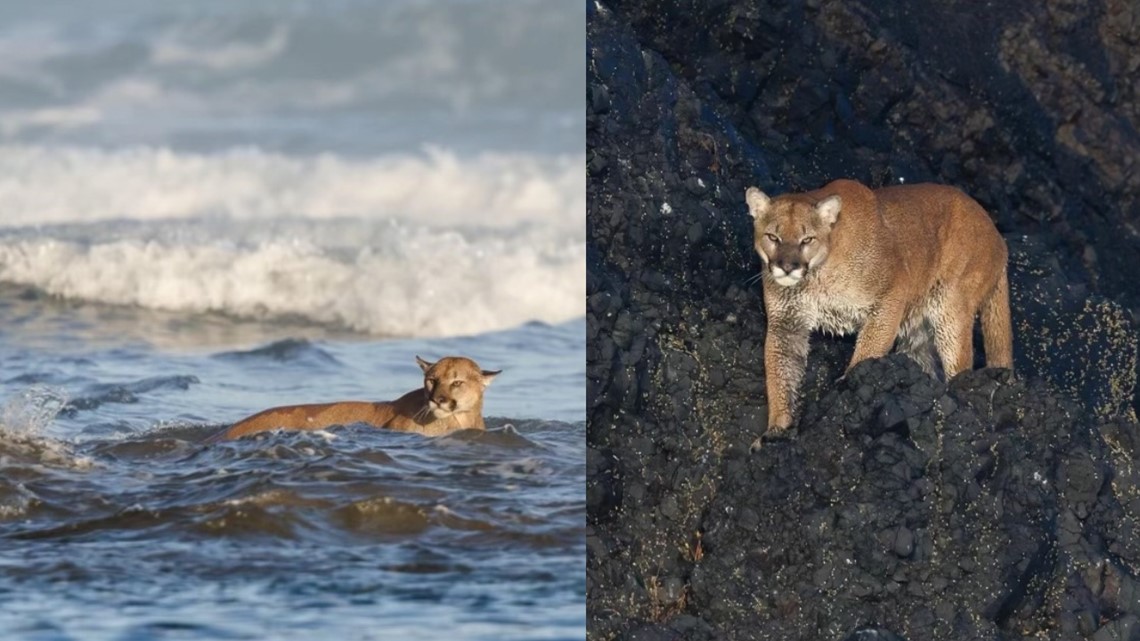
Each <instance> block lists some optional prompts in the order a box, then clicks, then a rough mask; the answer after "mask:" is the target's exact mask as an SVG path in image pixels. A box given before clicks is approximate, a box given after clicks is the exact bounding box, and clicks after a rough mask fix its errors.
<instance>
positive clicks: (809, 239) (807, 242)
mask: <svg viewBox="0 0 1140 641" xmlns="http://www.w3.org/2000/svg"><path fill="white" fill-rule="evenodd" d="M813 242H815V236H808V237H807V238H804V239H803V240H801V241H800V244H801V245H810V244H812V243H813Z"/></svg>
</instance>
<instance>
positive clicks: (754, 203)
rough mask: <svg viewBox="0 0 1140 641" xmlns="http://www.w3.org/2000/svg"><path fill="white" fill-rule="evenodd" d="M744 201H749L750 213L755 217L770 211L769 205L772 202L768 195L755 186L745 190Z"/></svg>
mask: <svg viewBox="0 0 1140 641" xmlns="http://www.w3.org/2000/svg"><path fill="white" fill-rule="evenodd" d="M744 202H746V203H748V213H749V214H752V217H753V218H760V217H761V216H763V215H764V214H766V213H768V207H769V206H770V205H771V204H772V201H771V200H770V199H769V198H768V196H767V195H765V194H764V192H762V191H760V190H759V189H757V188H755V187H749V188H748V189H747V190H745V192H744Z"/></svg>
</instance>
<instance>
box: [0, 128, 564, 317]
mask: <svg viewBox="0 0 1140 641" xmlns="http://www.w3.org/2000/svg"><path fill="white" fill-rule="evenodd" d="M581 166H582V159H581V158H578V159H573V160H572V159H567V158H543V157H534V156H528V155H526V154H515V155H501V154H489V155H484V156H479V157H476V158H471V159H463V158H460V157H458V156H456V155H454V154H450V153H447V152H444V151H439V150H436V151H432V152H430V153H428V154H427V155H424V156H419V157H410V156H394V157H388V158H374V159H366V160H348V159H344V158H339V157H335V156H322V157H317V158H291V157H286V156H281V155H275V154H268V153H264V152H261V151H257V150H237V151H229V152H225V153H222V154H204V155H194V154H180V153H173V152H170V151H166V150H161V149H145V148H144V149H128V150H121V151H100V150H95V149H58V150H56V149H46V148H36V147H0V221H3V224H2V225H0V280H2V281H5V282H11V283H17V284H21V285H30V286H34V287H37V288H40V289H42V290H44V291H46V292H48V293H51V294H55V295H58V296H63V297H68V298H76V299H83V300H88V301H97V302H102V303H111V304H122V305H139V306H143V307H146V308H151V309H161V310H168V311H176V312H191V313H197V312H220V313H224V314H228V315H232V316H236V317H241V318H253V319H273V318H282V317H288V318H302V319H307V320H309V321H312V322H316V323H322V324H329V325H335V326H339V327H346V328H350V329H354V330H359V331H363V332H369V333H374V334H381V335H392V336H445V335H462V334H475V333H482V332H486V331H492V330H496V329H502V328H506V327H511V326H514V325H518V324H520V323H524V322H527V321H530V320H541V321H546V322H550V323H557V322H562V321H565V320H569V319H572V318H576V317H579V316H581V315H582V314H583V313H584V304H583V301H584V299H585V249H584V234H585V229H584V218H585V203H584V198H585V186H584V181H585V178H584V172H583V171H582V169H581ZM48 221H50V222H56V223H67V224H65V225H59V226H42V225H38V224H36V223H42V222H48Z"/></svg>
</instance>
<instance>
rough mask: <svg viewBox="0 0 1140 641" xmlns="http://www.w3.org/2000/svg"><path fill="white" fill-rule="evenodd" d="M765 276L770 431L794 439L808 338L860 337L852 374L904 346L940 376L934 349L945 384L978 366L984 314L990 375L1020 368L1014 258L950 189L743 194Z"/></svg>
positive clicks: (853, 185) (971, 204) (975, 209)
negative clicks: (1011, 277) (976, 341)
mask: <svg viewBox="0 0 1140 641" xmlns="http://www.w3.org/2000/svg"><path fill="white" fill-rule="evenodd" d="M745 201H746V202H747V203H748V210H749V213H751V214H752V218H753V219H754V223H755V224H754V240H753V242H754V244H755V247H756V253H758V254H760V260H761V261H762V262H763V263H764V265H763V269H762V271H763V276H764V307H765V309H766V310H767V315H768V335H767V337H766V339H765V341H764V369H765V371H766V376H767V383H768V431H769V433H771V434H778V433H780V432H782V431H783V430H785V429H787V428H788V427H790V426H791V425H792V423H793V420H794V415H795V412H796V401H797V392H798V388H799V384H800V381H801V380H802V379H803V374H804V369H805V367H806V365H807V356H808V335H809V333H810V332H811V331H812V330H815V329H822V330H824V331H826V332H830V333H832V334H850V333H851V332H854V331H856V330H857V331H858V332H859V336H858V338H857V340H856V342H855V353H854V355H852V356H851V362H850V363H849V364H848V365H847V370H848V371H849V370H850V369H851V368H852V367H854V366H855V364H856V363H858V362H860V361H862V360H865V359H868V358H875V357H879V356H884V355H886V354H887V352H889V351H890V350H891V346H892V345H894V344H895V343H896V339H897V343H898V348H899V351H901V352H902V353H904V354H907V355H908V356H910V357H911V358H913V359H914V360H916V361H918V363H919V364H920V365H921V366H922V368H923V369H924V370H925V371H926V372H927V373H929V374H931V375H935V362H934V357H933V354H932V353H931V350H930V343H931V341H933V343H934V347H935V348H936V350H937V352H938V357H939V359H940V360H941V361H942V369H943V371H944V372H945V374H946V377H947V378H950V377H952V376H954V375H955V374H957V373H958V372H961V371H962V370H965V369H969V368H970V367H971V366H972V364H973V358H974V348H973V327H974V317H975V316H977V315H978V312H979V311H980V312H981V317H982V334H983V336H984V338H985V348H986V365H987V366H989V367H1006V368H1012V366H1013V329H1012V327H1011V324H1010V317H1009V282H1008V280H1007V278H1006V259H1007V254H1008V252H1007V250H1006V246H1005V241H1004V240H1003V239H1002V237H1001V235H1000V234H998V231H997V228H995V227H994V224H993V221H991V220H990V217H989V216H988V215H987V214H986V212H985V210H984V209H982V207H981V205H979V204H978V203H977V202H975V201H974V200H973V199H972V198H970V197H969V196H967V195H966V194H964V193H962V192H961V191H959V190H957V189H954V188H953V187H947V186H944V185H933V184H923V185H907V186H895V187H884V188H882V189H877V190H875V191H871V190H870V189H868V188H867V187H865V186H863V185H862V184H860V183H858V182H855V181H852V180H836V181H834V182H832V183H829V184H828V185H826V186H824V187H823V188H821V189H817V190H815V191H809V192H806V193H796V194H783V195H781V196H777V197H776V198H771V199H770V198H768V196H766V195H764V193H763V192H761V191H760V190H759V189H757V188H756V187H750V188H748V190H747V191H746V192H745Z"/></svg>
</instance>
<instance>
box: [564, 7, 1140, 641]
mask: <svg viewBox="0 0 1140 641" xmlns="http://www.w3.org/2000/svg"><path fill="white" fill-rule="evenodd" d="M911 4H912V3H901V2H900V3H894V2H890V3H869V2H826V1H814V0H809V1H808V2H806V3H790V4H784V3H759V4H757V3H751V2H743V1H740V2H734V1H724V2H712V3H706V2H696V1H695V0H694V1H692V2H686V1H677V2H671V3H660V2H650V1H642V2H632V1H625V2H616V3H593V2H592V3H590V4H589V6H588V7H589V8H588V23H587V100H586V102H587V142H588V152H587V166H586V171H587V174H588V193H587V199H588V214H587V216H588V222H587V226H588V234H589V240H588V247H587V257H588V275H587V296H588V300H587V340H588V352H587V375H588V388H587V395H588V404H589V427H588V440H589V444H590V448H589V453H588V469H587V472H588V481H587V502H588V509H589V515H590V516H589V523H588V528H589V532H588V536H587V549H588V560H587V586H588V610H589V633H590V636H591V638H598V639H611V638H614V639H617V638H620V639H646V640H648V639H719V638H733V639H773V638H777V639H813V640H814V639H821V640H826V639H835V640H836V641H842V640H846V639H852V640H860V641H862V640H869V639H881V640H887V639H889V640H892V641H894V640H895V639H911V640H917V639H947V640H949V639H955V640H958V639H994V640H996V639H1028V638H1034V639H1057V640H1062V639H1085V638H1087V639H1130V638H1138V639H1140V529H1138V527H1140V470H1138V469H1137V463H1136V462H1137V460H1140V430H1138V428H1137V425H1136V423H1135V421H1134V406H1135V387H1136V385H1135V382H1136V371H1137V359H1136V351H1137V350H1136V337H1135V330H1134V328H1133V323H1132V317H1133V314H1134V313H1135V311H1136V309H1137V308H1138V307H1140V288H1138V287H1136V286H1135V284H1134V281H1135V278H1136V277H1135V274H1140V249H1138V248H1140V242H1137V240H1136V235H1135V232H1134V231H1132V230H1133V229H1134V227H1133V225H1134V223H1138V222H1140V221H1136V220H1135V219H1136V217H1137V216H1138V215H1140V214H1138V212H1140V181H1138V180H1140V179H1138V178H1137V173H1136V172H1135V170H1134V169H1133V167H1134V166H1135V165H1134V161H1133V160H1132V159H1133V158H1137V157H1140V153H1138V152H1140V137H1138V136H1137V134H1136V131H1137V130H1138V129H1140V127H1138V125H1140V107H1138V106H1137V104H1138V103H1137V100H1136V99H1135V98H1136V96H1135V95H1134V94H1135V92H1136V91H1137V89H1136V88H1135V84H1134V83H1133V82H1132V81H1131V80H1130V78H1132V77H1134V74H1133V72H1135V71H1136V70H1137V69H1140V53H1136V49H1137V48H1136V47H1134V46H1133V45H1134V44H1136V42H1138V41H1140V12H1135V9H1133V8H1132V7H1131V4H1130V3H1122V2H1114V1H1112V0H1106V1H1105V2H1100V3H1095V2H1090V3H1085V2H1078V1H1053V0H1050V1H1048V2H1045V3H1043V4H1042V3H1028V2H1013V3H1003V4H998V5H994V6H992V7H989V8H988V9H987V10H986V12H984V15H982V14H980V13H979V12H978V11H977V9H976V8H975V7H974V5H968V3H965V2H961V1H960V2H948V3H938V6H937V7H934V6H926V7H925V8H924V9H923V10H922V11H918V10H917V9H908V8H907V7H910V6H911ZM967 5H968V6H967ZM1133 12H1135V15H1133ZM837 176H850V177H854V178H857V179H860V180H862V181H864V182H865V183H867V184H871V185H881V184H886V183H890V182H897V181H898V180H900V179H905V180H906V181H908V182H911V181H918V180H935V181H939V182H946V183H952V184H955V185H958V186H960V187H962V188H963V189H964V190H966V191H967V192H968V193H970V195H972V196H974V197H975V198H976V199H978V200H979V202H981V203H982V204H983V205H984V206H985V207H986V208H987V210H989V211H990V212H991V214H992V215H993V216H994V218H995V221H996V222H997V223H998V225H999V229H1000V230H1001V231H1002V232H1003V234H1004V235H1005V237H1006V239H1007V242H1008V243H1009V245H1010V253H1011V259H1010V280H1011V290H1012V295H1011V296H1012V306H1013V309H1014V326H1015V336H1016V352H1015V362H1016V367H1017V372H1018V377H1017V378H1016V379H1014V378H1012V377H1010V376H1009V375H1008V373H1006V372H1001V371H996V370H978V371H974V372H968V373H964V374H963V375H961V376H959V377H957V378H955V379H954V380H952V381H950V382H949V383H946V382H940V381H937V380H934V379H931V378H929V377H926V376H924V375H923V374H922V373H921V371H920V370H919V369H918V367H917V366H916V365H914V364H913V363H911V362H910V361H909V360H907V359H905V358H903V357H899V356H891V357H888V358H886V359H881V360H877V361H872V362H867V363H864V364H862V365H860V367H858V368H856V369H855V370H853V371H852V372H851V373H850V374H849V375H848V376H847V377H846V378H844V379H843V380H842V381H840V382H837V379H838V378H839V376H840V374H841V373H842V372H843V368H844V366H845V365H846V361H847V359H848V358H849V357H850V354H851V349H852V345H853V342H852V340H851V339H830V338H827V337H823V336H816V337H813V341H812V356H811V360H810V362H809V373H808V377H807V380H806V381H805V385H804V392H805V403H804V416H803V418H802V420H801V421H800V422H799V425H798V429H797V431H796V434H795V436H794V437H793V438H792V439H790V440H788V441H781V442H775V443H768V444H765V445H764V446H763V447H762V448H761V449H760V450H759V451H758V452H756V453H750V452H749V444H750V443H752V441H753V440H754V439H756V437H757V436H759V435H760V434H761V433H763V431H764V429H765V428H766V417H767V414H766V413H767V407H766V401H765V393H764V384H765V380H764V368H763V357H762V353H763V344H764V330H765V324H764V314H763V309H762V303H761V298H760V286H759V284H757V283H756V282H755V281H754V280H751V279H752V277H753V276H754V275H755V274H756V273H757V271H758V268H759V262H758V259H757V258H756V256H755V254H754V253H753V251H752V247H751V219H750V218H749V217H748V215H747V212H746V210H745V207H744V204H743V193H744V189H745V188H746V187H747V186H749V185H753V184H755V185H760V186H762V187H764V188H765V189H766V190H769V191H770V193H779V192H781V191H784V190H787V189H800V188H812V187H815V186H818V185H819V184H822V183H824V182H826V181H827V180H829V179H831V178H834V177H837ZM981 364H982V359H981V357H980V354H979V358H978V365H979V366H980V365H981Z"/></svg>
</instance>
